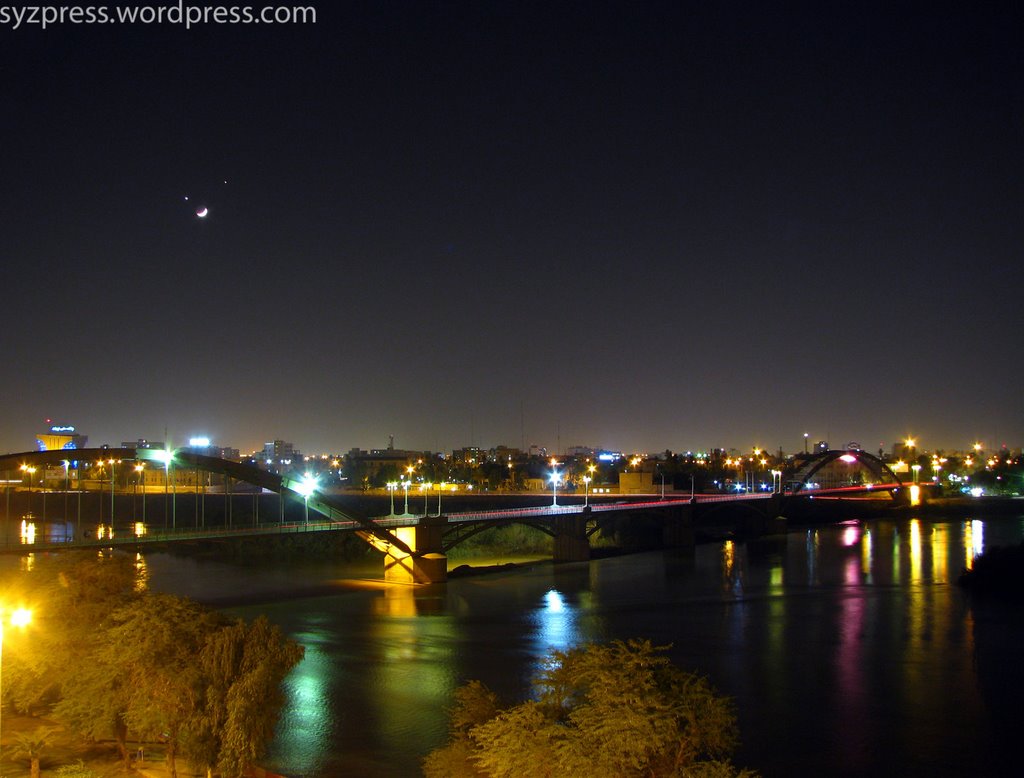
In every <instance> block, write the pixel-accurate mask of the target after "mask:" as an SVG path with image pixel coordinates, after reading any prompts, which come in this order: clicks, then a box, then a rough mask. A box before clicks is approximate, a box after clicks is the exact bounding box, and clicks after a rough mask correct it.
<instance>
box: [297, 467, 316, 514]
mask: <svg viewBox="0 0 1024 778" xmlns="http://www.w3.org/2000/svg"><path fill="white" fill-rule="evenodd" d="M318 480H319V479H318V478H317V477H316V476H315V475H311V474H309V473H306V474H305V475H304V476H303V477H302V480H301V481H300V482H299V485H298V486H297V487H295V490H296V491H297V492H298V493H299V494H301V495H302V502H303V505H304V507H305V524H306V526H307V527H308V526H309V496H310V495H311V494H313V493H314V492H315V491H316V489H317V486H318V483H317V481H318Z"/></svg>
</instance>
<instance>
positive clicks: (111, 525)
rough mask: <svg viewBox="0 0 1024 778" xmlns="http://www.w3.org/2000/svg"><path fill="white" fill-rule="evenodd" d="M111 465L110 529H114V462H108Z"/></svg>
mask: <svg viewBox="0 0 1024 778" xmlns="http://www.w3.org/2000/svg"><path fill="white" fill-rule="evenodd" d="M108 464H109V465H110V528H111V529H113V528H114V460H113V459H110V460H108Z"/></svg>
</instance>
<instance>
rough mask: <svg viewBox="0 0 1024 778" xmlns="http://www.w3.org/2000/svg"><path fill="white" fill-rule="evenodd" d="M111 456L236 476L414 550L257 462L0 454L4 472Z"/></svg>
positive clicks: (146, 453)
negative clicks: (249, 463) (256, 465)
mask: <svg viewBox="0 0 1024 778" xmlns="http://www.w3.org/2000/svg"><path fill="white" fill-rule="evenodd" d="M168 458H169V461H168ZM108 459H118V460H134V461H143V462H155V463H157V464H158V465H159V466H160V467H165V466H167V467H170V468H172V469H181V468H188V469H199V470H204V471H206V472H209V473H216V474H218V475H223V476H226V477H228V478H233V479H234V480H236V481H244V482H245V483H249V484H252V485H253V486H257V487H259V488H261V489H266V490H267V491H268V492H274V493H276V494H280V495H282V496H284V497H287V498H289V499H294V500H296V501H298V502H307V504H308V505H309V508H310V510H313V511H316V512H317V513H319V514H321V515H323V516H325V517H326V518H327V519H328V520H329V521H332V522H339V523H340V522H345V523H347V524H355V525H357V526H356V528H357V531H358V532H359V533H360V535H362V536H363V537H364V539H365V540H367V542H370V543H371V545H375V546H376V545H377V543H374V542H373V541H371V540H370V538H372V539H373V540H375V541H378V542H379V543H381V544H383V545H384V546H394V547H396V548H398V549H400V550H402V551H404V552H406V553H409V554H411V553H412V551H411V550H410V549H409V546H408V545H407V544H406V543H405V542H404V541H402V540H401V539H400V538H399V537H397V536H396V535H395V534H394V533H392V532H390V531H389V530H388V529H387V528H386V527H382V526H380V525H379V524H377V523H376V522H375V521H373V520H372V519H370V518H368V517H366V516H362V515H361V514H357V513H354V512H353V511H351V510H350V509H348V508H342V507H341V506H340V504H337V503H336V502H335V501H333V500H331V498H330V497H328V496H327V495H323V494H320V493H319V492H316V493H314V494H313V495H311V496H309V497H308V500H307V498H306V497H304V496H303V494H302V493H301V492H300V491H299V490H298V489H296V488H295V487H297V486H299V484H300V482H301V479H298V478H289V477H286V476H280V475H278V474H276V473H270V472H267V471H266V470H261V469H260V468H258V467H254V466H253V465H247V464H244V463H242V462H232V461H230V460H227V459H220V458H218V457H209V456H206V455H204V454H197V453H195V452H193V451H189V450H187V449H176V450H173V451H164V450H162V449H151V448H139V449H135V448H81V449H61V450H59V451H25V452H23V453H20V454H6V455H2V456H0V472H4V471H15V470H19V469H20V468H21V466H22V465H23V464H42V465H47V464H49V465H54V464H61V463H63V462H64V461H65V460H67V461H82V462H99V461H101V460H108ZM367 536H369V537H367Z"/></svg>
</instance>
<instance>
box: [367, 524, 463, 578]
mask: <svg viewBox="0 0 1024 778" xmlns="http://www.w3.org/2000/svg"><path fill="white" fill-rule="evenodd" d="M446 526H447V520H446V519H445V518H444V517H426V518H424V519H423V520H422V521H421V522H420V523H419V524H417V525H416V526H415V527H399V528H397V529H395V530H393V531H394V534H395V535H396V536H397V537H398V539H399V540H401V541H402V542H403V543H405V544H406V545H407V546H408V547H409V549H410V550H411V551H412V553H411V554H407V553H406V552H405V551H403V550H402V549H400V548H398V547H397V546H393V545H390V544H388V545H387V546H386V547H384V548H383V549H382V550H383V551H384V580H385V581H390V582H392V583H410V584H411V583H417V584H426V583H444V582H445V581H447V580H448V557H446V556H445V555H444V553H443V551H442V545H441V534H442V532H443V531H444V528H445V527H446Z"/></svg>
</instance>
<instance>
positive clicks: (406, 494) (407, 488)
mask: <svg viewBox="0 0 1024 778" xmlns="http://www.w3.org/2000/svg"><path fill="white" fill-rule="evenodd" d="M409 483H410V482H409V481H405V480H403V481H402V487H403V488H404V489H405V510H403V511H402V515H403V516H408V515H409Z"/></svg>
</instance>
